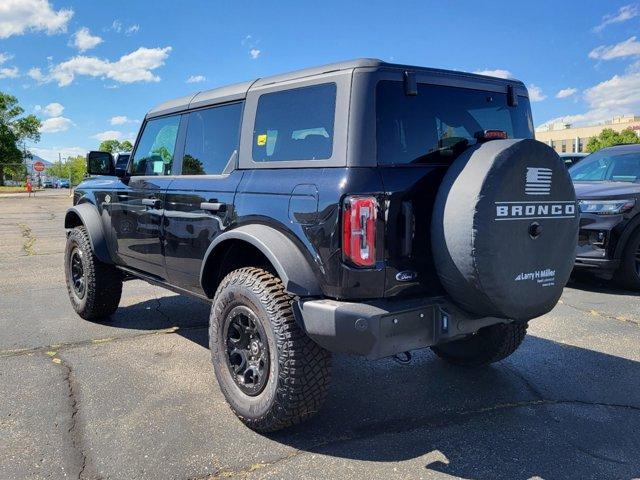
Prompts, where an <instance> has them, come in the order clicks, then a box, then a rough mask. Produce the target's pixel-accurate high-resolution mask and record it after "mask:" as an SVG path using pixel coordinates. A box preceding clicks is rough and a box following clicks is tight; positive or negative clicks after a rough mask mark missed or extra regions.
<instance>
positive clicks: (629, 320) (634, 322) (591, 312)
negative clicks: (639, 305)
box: [558, 300, 640, 327]
mask: <svg viewBox="0 0 640 480" xmlns="http://www.w3.org/2000/svg"><path fill="white" fill-rule="evenodd" d="M558 303H559V304H561V305H565V306H567V307H570V308H573V309H574V310H577V311H578V312H582V313H587V314H589V315H596V316H598V317H602V318H608V319H609V320H616V321H618V322H624V323H630V324H632V325H635V326H636V327H639V326H640V321H637V320H634V319H632V318H628V317H622V316H620V317H618V316H615V315H613V314H610V313H606V312H601V311H599V310H594V309H586V308H580V307H578V306H577V305H572V304H570V303H567V302H565V301H564V300H560V301H559V302H558Z"/></svg>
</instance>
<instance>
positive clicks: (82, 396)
mask: <svg viewBox="0 0 640 480" xmlns="http://www.w3.org/2000/svg"><path fill="white" fill-rule="evenodd" d="M69 204H70V199H69V197H68V196H67V195H66V193H65V191H58V192H50V191H48V192H46V193H44V194H39V195H38V196H37V197H35V198H25V197H24V196H3V198H0V399H1V400H0V479H13V478H113V479H132V478H176V479H206V478H219V477H224V478H228V477H242V478H283V479H301V478H354V479H356V478H357V479H360V478H362V479H371V478H384V479H393V478H402V479H405V478H478V479H485V478H491V479H528V478H544V479H558V478H563V479H564V478H580V479H588V478H606V479H612V478H634V477H640V363H639V362H640V328H639V322H640V297H639V296H638V295H636V294H633V293H631V292H624V291H621V290H616V289H610V288H608V287H607V286H606V285H603V284H601V283H599V282H597V281H586V282H585V281H583V282H572V283H571V285H570V287H569V288H567V289H566V290H565V294H564V296H563V298H562V301H561V303H560V304H559V305H558V306H557V307H556V308H555V309H554V310H553V311H552V312H551V313H550V314H548V315H545V316H544V317H542V318H540V319H537V320H535V321H533V322H532V323H531V325H530V329H529V335H528V338H527V339H526V340H525V342H524V344H523V346H522V347H521V348H520V349H519V350H518V351H517V352H516V353H515V354H514V355H513V356H512V357H510V358H509V359H507V360H506V361H503V362H502V363H500V364H498V365H495V366H492V367H490V368H486V369H482V370H460V369H457V368H453V367H450V366H448V365H446V364H444V363H443V362H441V361H439V360H438V359H437V358H436V357H435V355H433V354H431V353H430V352H429V351H421V352H416V353H415V355H414V357H413V360H412V361H411V363H410V364H408V365H402V364H399V363H397V362H395V361H393V360H382V361H377V362H367V361H364V360H360V359H358V358H355V357H349V356H336V357H335V360H334V375H333V383H332V387H331V390H330V393H329V398H328V401H327V403H326V405H325V408H324V410H323V411H322V412H321V413H320V414H319V415H318V416H317V417H316V418H315V419H314V420H312V421H311V422H309V423H307V424H305V425H303V426H300V427H296V428H295V429H293V430H289V431H286V432H281V433H278V434H274V435H269V436H265V435H259V434H256V433H254V432H252V431H251V430H248V429H247V428H246V427H244V426H243V425H242V424H241V423H240V422H239V421H238V420H236V418H235V417H234V416H233V414H232V413H231V412H230V411H229V410H228V408H227V406H226V405H225V402H224V400H223V398H222V395H221V393H220V392H219V390H218V387H217V385H216V382H215V378H214V375H213V371H212V369H211V368H210V363H209V352H208V349H207V342H208V340H207V321H208V305H206V304H204V303H200V302H197V301H194V300H191V299H188V298H185V297H180V296H177V295H175V294H173V293H170V292H168V291H164V290H162V289H160V288H158V287H153V286H150V285H147V284H145V283H143V282H140V281H132V282H127V283H125V288H124V293H123V300H122V303H121V306H120V309H119V310H118V312H117V313H116V315H115V316H114V317H113V318H112V320H111V321H110V322H109V323H104V324H100V323H91V322H86V321H83V320H81V319H80V318H79V317H77V316H76V315H75V313H74V312H73V310H72V309H71V306H70V304H69V300H68V298H67V292H66V288H65V284H64V277H63V269H62V264H63V251H64V242H65V232H64V228H63V218H64V212H65V210H66V208H67V206H68V205H69Z"/></svg>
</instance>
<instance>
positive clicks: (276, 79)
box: [147, 58, 524, 118]
mask: <svg viewBox="0 0 640 480" xmlns="http://www.w3.org/2000/svg"><path fill="white" fill-rule="evenodd" d="M355 68H385V69H387V68H388V69H398V70H410V71H416V72H427V73H432V74H444V75H448V76H457V77H471V78H482V79H485V80H486V79H491V80H492V81H494V82H497V83H503V84H504V83H511V84H517V85H524V84H523V83H522V82H521V81H520V80H515V79H508V80H505V79H502V78H497V77H489V76H486V75H479V74H475V73H466V72H458V71H455V70H443V69H437V68H428V67H419V66H416V65H402V64H398V63H388V62H383V61H382V60H378V59H376V58H358V59H355V60H347V61H344V62H337V63H330V64H327V65H320V66H317V67H311V68H304V69H302V70H295V71H292V72H288V73H282V74H278V75H272V76H269V77H264V78H258V79H255V80H250V81H246V82H241V83H235V84H232V85H227V86H224V87H219V88H214V89H211V90H204V91H201V92H196V93H194V94H192V95H187V96H184V97H180V98H175V99H173V100H169V101H167V102H163V103H161V104H159V105H156V106H155V107H154V108H152V109H151V110H150V111H149V113H148V114H147V118H148V117H156V116H160V115H167V114H170V113H175V112H179V111H183V110H187V109H192V108H199V107H205V106H207V105H213V104H217V103H224V102H231V101H234V100H242V99H243V98H245V96H246V95H247V91H248V90H249V88H251V87H259V86H263V85H270V84H273V83H280V82H286V81H289V80H296V79H299V78H304V77H311V76H316V75H322V74H325V73H330V72H336V71H340V70H353V69H355Z"/></svg>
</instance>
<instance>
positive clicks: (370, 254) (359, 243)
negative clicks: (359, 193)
mask: <svg viewBox="0 0 640 480" xmlns="http://www.w3.org/2000/svg"><path fill="white" fill-rule="evenodd" d="M377 205H378V203H377V202H376V199H375V198H374V197H347V198H346V199H345V200H344V203H343V209H344V210H343V213H342V253H343V255H344V259H345V260H347V261H349V262H350V263H353V264H354V265H356V266H358V267H371V266H373V265H375V263H376V214H377Z"/></svg>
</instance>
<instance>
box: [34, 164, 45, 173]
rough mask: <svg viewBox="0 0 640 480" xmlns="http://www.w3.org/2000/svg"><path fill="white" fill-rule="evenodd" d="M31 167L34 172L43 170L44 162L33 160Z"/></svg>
mask: <svg viewBox="0 0 640 480" xmlns="http://www.w3.org/2000/svg"><path fill="white" fill-rule="evenodd" d="M33 169H34V170H35V171H36V172H42V171H43V170H44V163H42V162H33Z"/></svg>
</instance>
